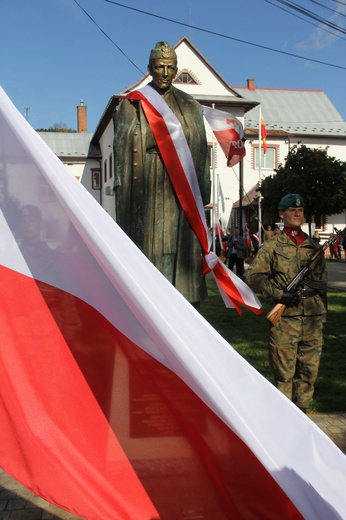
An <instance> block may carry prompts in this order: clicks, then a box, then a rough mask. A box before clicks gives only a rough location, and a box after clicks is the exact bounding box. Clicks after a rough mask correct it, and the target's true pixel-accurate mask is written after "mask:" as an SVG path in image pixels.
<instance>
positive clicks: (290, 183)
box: [260, 145, 346, 222]
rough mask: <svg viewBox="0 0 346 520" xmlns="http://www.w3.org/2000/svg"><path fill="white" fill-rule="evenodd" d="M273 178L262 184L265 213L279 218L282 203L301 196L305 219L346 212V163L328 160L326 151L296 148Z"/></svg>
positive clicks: (301, 146) (296, 146)
mask: <svg viewBox="0 0 346 520" xmlns="http://www.w3.org/2000/svg"><path fill="white" fill-rule="evenodd" d="M275 172H276V174H274V175H271V176H269V177H267V178H266V179H264V180H263V181H262V184H261V187H260V192H261V195H262V196H263V202H262V206H263V209H264V210H265V211H268V212H269V213H271V214H272V215H277V211H278V210H277V207H278V203H279V201H280V199H281V198H282V197H283V196H284V195H286V194H287V193H300V195H301V196H302V197H303V199H304V201H305V211H304V213H305V216H306V219H307V221H308V222H311V217H312V216H313V215H315V216H316V215H334V214H338V213H342V212H343V211H344V210H345V209H346V162H342V161H340V160H338V159H335V157H329V156H328V155H327V152H326V151H325V150H320V149H312V148H308V147H307V146H305V145H295V146H293V147H292V148H291V150H290V151H289V153H288V155H287V157H286V163H285V164H284V165H282V164H280V165H279V167H278V168H277V169H276V170H275Z"/></svg>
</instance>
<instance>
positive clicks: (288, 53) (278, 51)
mask: <svg viewBox="0 0 346 520" xmlns="http://www.w3.org/2000/svg"><path fill="white" fill-rule="evenodd" d="M279 1H280V0H279ZM74 2H75V3H76V4H77V5H78V7H79V8H80V9H82V11H83V12H84V13H85V14H86V15H87V17H88V18H89V19H90V20H91V21H92V22H93V23H94V24H95V25H96V27H97V28H98V29H99V30H100V31H101V32H102V34H103V35H104V36H105V37H106V38H107V39H108V40H109V41H110V42H111V43H112V44H113V45H114V46H115V47H116V48H117V49H118V51H119V52H121V54H122V55H123V56H125V58H126V59H127V60H128V61H129V62H130V63H131V64H132V65H133V66H134V67H135V68H136V69H137V70H138V71H139V72H140V73H141V74H143V75H144V74H145V73H144V72H143V71H142V70H141V69H140V68H139V67H138V66H137V65H136V64H135V63H134V62H133V61H132V60H131V59H130V58H129V57H128V56H127V54H126V53H125V52H124V51H123V50H122V49H121V48H120V47H119V45H117V44H116V43H115V42H114V41H113V40H112V39H111V38H110V36H108V34H107V33H106V32H105V31H104V30H103V29H102V28H101V27H100V26H99V25H98V23H97V22H96V21H95V20H94V19H93V17H92V16H91V15H90V14H89V13H88V12H87V11H86V10H85V9H84V8H83V7H82V6H81V5H80V4H79V2H78V1H77V0H74ZM104 2H107V3H110V4H113V5H116V6H118V7H123V8H124V9H129V10H130V11H135V12H137V13H140V14H144V15H146V16H151V17H153V18H158V19H160V20H164V21H166V22H170V23H174V24H176V25H181V26H184V27H188V28H190V29H194V30H196V31H200V32H204V33H207V34H212V35H213V36H218V37H220V38H225V39H227V40H232V41H236V42H238V43H243V44H244V45H250V46H252V47H256V48H259V49H265V50H267V51H270V52H276V53H277V54H283V55H285V56H291V57H292V58H298V59H301V60H305V61H310V62H313V63H318V64H320V65H325V66H327V67H334V68H337V69H342V70H346V67H343V66H342V65H337V64H334V63H327V62H325V61H321V60H315V59H313V58H306V57H305V56H301V55H299V54H293V53H291V52H286V51H281V50H278V49H273V48H272V47H268V46H266V45H260V44H257V43H253V42H249V41H246V40H242V39H240V38H234V37H232V36H228V35H225V34H221V33H218V32H215V31H211V30H208V29H204V28H201V27H197V26H195V25H191V24H187V23H184V22H180V21H178V20H172V19H171V18H167V17H165V16H161V15H157V14H154V13H149V12H148V11H143V10H141V9H137V8H135V7H130V6H127V5H124V4H121V3H119V2H115V1H114V0H104Z"/></svg>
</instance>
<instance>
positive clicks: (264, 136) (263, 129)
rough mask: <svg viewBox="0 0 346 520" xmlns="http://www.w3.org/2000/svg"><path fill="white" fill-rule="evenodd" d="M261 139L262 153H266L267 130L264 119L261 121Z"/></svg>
mask: <svg viewBox="0 0 346 520" xmlns="http://www.w3.org/2000/svg"><path fill="white" fill-rule="evenodd" d="M261 137H262V144H263V153H267V150H268V145H267V129H266V125H265V123H264V119H261Z"/></svg>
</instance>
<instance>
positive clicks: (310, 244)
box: [246, 232, 327, 409]
mask: <svg viewBox="0 0 346 520" xmlns="http://www.w3.org/2000/svg"><path fill="white" fill-rule="evenodd" d="M317 248H318V245H317V244H316V243H314V241H313V240H311V239H310V238H309V237H307V238H306V240H305V241H304V242H303V243H302V244H300V245H299V246H297V245H296V244H295V243H294V242H293V241H292V240H290V238H289V237H288V236H287V235H286V234H285V233H283V232H281V233H280V234H279V235H277V236H275V237H273V238H271V239H269V240H267V241H266V242H265V243H264V244H263V246H262V247H261V248H260V249H259V251H258V253H257V256H256V257H255V259H254V261H253V263H252V264H251V265H250V267H249V269H248V273H247V277H246V281H247V283H248V285H249V286H250V287H251V288H252V289H253V290H254V291H256V292H258V293H260V294H262V295H264V296H266V297H268V298H269V299H270V300H271V303H272V304H273V305H275V304H276V303H277V302H278V300H280V298H281V297H282V294H283V291H284V289H285V288H286V287H287V285H288V284H289V282H290V281H291V280H292V279H293V278H294V277H295V276H296V275H297V273H298V272H299V271H300V269H301V268H302V267H303V266H304V264H305V263H306V261H307V259H308V258H310V257H311V256H312V254H313V253H314V252H315V251H316V249H317ZM310 278H311V279H312V280H317V281H319V282H320V287H319V288H318V290H312V289H311V288H309V287H308V286H303V288H302V289H303V297H302V299H301V303H300V304H299V306H294V307H287V308H286V309H285V311H284V313H283V315H282V317H281V318H280V320H279V322H278V323H277V325H276V326H272V327H271V329H270V339H269V359H270V364H271V368H272V370H273V373H274V377H275V382H276V386H277V388H278V389H279V390H280V391H281V392H283V393H284V394H285V395H286V396H287V397H288V398H289V399H291V400H292V401H293V402H294V403H295V404H296V405H297V406H299V408H303V409H306V408H307V407H308V405H309V403H310V402H311V400H312V396H313V393H314V383H315V381H316V378H317V373H318V368H319V364H320V358H321V353H322V346H323V324H324V322H325V317H326V281H327V271H326V263H325V259H324V257H323V256H322V258H321V259H320V261H319V262H318V264H317V265H316V267H315V269H314V270H313V272H312V273H311V274H310Z"/></svg>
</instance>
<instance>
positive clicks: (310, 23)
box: [264, 0, 346, 40]
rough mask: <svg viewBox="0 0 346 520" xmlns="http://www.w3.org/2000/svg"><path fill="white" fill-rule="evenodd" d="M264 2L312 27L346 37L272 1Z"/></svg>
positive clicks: (266, 0) (339, 36)
mask: <svg viewBox="0 0 346 520" xmlns="http://www.w3.org/2000/svg"><path fill="white" fill-rule="evenodd" d="M264 2H267V4H270V5H272V6H273V7H276V8H277V9H280V10H281V11H284V12H285V13H287V14H289V15H290V16H294V17H295V18H298V20H302V21H303V22H304V23H308V24H309V25H312V26H313V27H317V28H318V29H320V30H321V31H325V32H327V33H329V34H332V35H333V36H335V37H336V38H340V39H341V40H346V38H343V37H342V36H341V34H336V33H335V31H328V29H326V28H325V27H321V26H320V25H318V24H316V23H313V22H309V20H306V19H305V18H303V17H302V16H298V15H297V14H294V13H292V12H291V11H288V9H284V8H283V7H280V6H279V5H276V4H274V2H271V1H270V0H264Z"/></svg>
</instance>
